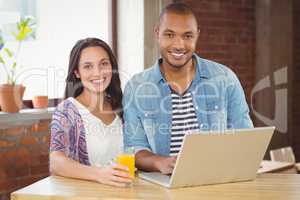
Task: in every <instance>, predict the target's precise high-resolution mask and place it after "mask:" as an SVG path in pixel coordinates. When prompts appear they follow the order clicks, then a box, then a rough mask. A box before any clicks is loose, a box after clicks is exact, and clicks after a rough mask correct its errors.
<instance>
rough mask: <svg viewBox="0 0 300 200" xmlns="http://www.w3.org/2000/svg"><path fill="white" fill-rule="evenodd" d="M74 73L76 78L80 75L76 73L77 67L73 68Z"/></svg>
mask: <svg viewBox="0 0 300 200" xmlns="http://www.w3.org/2000/svg"><path fill="white" fill-rule="evenodd" d="M74 74H75V77H76V78H80V75H79V73H78V70H77V69H75V70H74Z"/></svg>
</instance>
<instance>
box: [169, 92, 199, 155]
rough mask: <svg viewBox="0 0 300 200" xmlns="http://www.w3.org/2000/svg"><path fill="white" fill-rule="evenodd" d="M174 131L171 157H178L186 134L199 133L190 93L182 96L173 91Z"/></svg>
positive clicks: (172, 133) (172, 132) (172, 131)
mask: <svg viewBox="0 0 300 200" xmlns="http://www.w3.org/2000/svg"><path fill="white" fill-rule="evenodd" d="M171 96H172V130H171V142H170V156H176V155H177V154H178V153H179V151H180V148H181V145H182V142H183V138H184V135H185V134H189V133H193V132H196V131H199V124H198V120H197V116H196V112H195V108H194V104H193V99H192V95H191V93H190V92H186V93H184V95H182V96H180V95H178V94H177V93H175V92H174V91H173V90H172V93H171Z"/></svg>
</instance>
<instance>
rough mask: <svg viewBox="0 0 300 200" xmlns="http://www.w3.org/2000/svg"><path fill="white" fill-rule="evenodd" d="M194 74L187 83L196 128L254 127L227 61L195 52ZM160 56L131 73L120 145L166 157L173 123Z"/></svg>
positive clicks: (169, 93) (125, 93)
mask: <svg viewBox="0 0 300 200" xmlns="http://www.w3.org/2000/svg"><path fill="white" fill-rule="evenodd" d="M193 59H194V61H195V63H196V74H195V76H194V79H193V81H192V83H191V85H190V87H189V88H188V91H189V92H191V94H192V98H193V104H194V108H195V111H196V115H197V119H198V123H199V127H200V131H203V133H207V132H208V131H210V130H219V131H224V130H226V129H233V128H235V129H240V128H251V127H253V124H252V121H251V119H250V116H249V108H248V105H247V103H246V99H245V95H244V91H243V88H242V87H241V84H240V82H239V80H238V78H237V77H236V75H235V74H234V73H233V72H232V71H231V70H230V69H229V68H227V67H226V66H224V65H221V64H219V63H215V62H213V61H209V60H205V59H202V58H200V57H198V56H197V55H196V54H194V55H193ZM160 62H161V59H160V60H158V61H157V62H156V63H155V64H154V65H153V66H152V67H151V68H149V69H147V70H145V71H143V72H141V73H139V74H137V75H135V76H134V77H133V78H132V79H131V80H130V81H129V82H128V83H127V84H126V87H125V91H124V98H123V109H124V131H123V133H124V145H125V147H128V146H134V147H135V150H136V152H138V151H140V150H148V151H151V152H153V153H156V154H159V155H163V156H168V155H169V153H170V138H171V126H172V103H171V90H170V87H169V85H168V84H167V82H166V80H165V79H164V77H163V75H162V73H161V71H160V67H159V64H160Z"/></svg>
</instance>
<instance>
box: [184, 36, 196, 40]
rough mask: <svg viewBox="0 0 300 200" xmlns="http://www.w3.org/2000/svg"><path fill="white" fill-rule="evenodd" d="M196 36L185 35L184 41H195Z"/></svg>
mask: <svg viewBox="0 0 300 200" xmlns="http://www.w3.org/2000/svg"><path fill="white" fill-rule="evenodd" d="M193 38H194V36H193V35H185V36H184V39H187V40H190V39H193Z"/></svg>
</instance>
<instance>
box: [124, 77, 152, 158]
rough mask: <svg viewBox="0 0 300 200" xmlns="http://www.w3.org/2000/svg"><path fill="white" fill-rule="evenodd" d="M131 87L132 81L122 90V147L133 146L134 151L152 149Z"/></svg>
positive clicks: (132, 85)
mask: <svg viewBox="0 0 300 200" xmlns="http://www.w3.org/2000/svg"><path fill="white" fill-rule="evenodd" d="M133 87H134V83H133V82H131V81H130V82H128V83H127V85H126V87H125V90H124V98H123V108H124V127H123V133H124V137H123V138H124V147H125V148H126V147H134V149H135V152H136V153H137V152H138V151H141V150H148V151H152V150H151V147H150V145H149V142H148V139H147V135H146V132H145V130H144V127H143V124H142V121H141V118H140V117H139V115H138V109H137V106H136V105H135V101H134V95H135V94H134V89H133Z"/></svg>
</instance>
